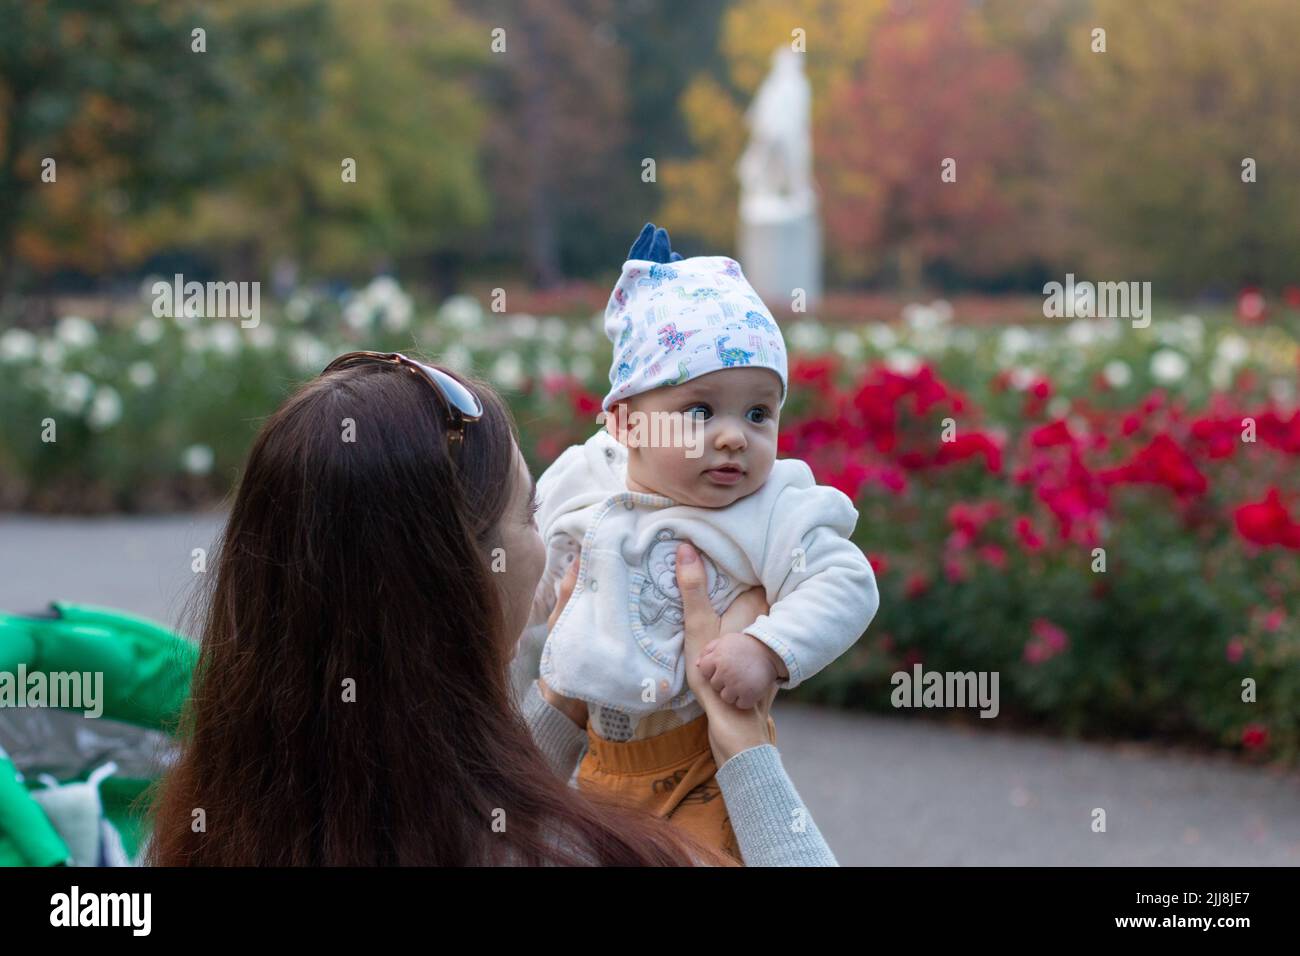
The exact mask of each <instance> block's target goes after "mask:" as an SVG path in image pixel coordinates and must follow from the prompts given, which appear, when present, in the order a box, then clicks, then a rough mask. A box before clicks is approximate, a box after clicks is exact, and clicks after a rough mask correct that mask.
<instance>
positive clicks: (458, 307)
mask: <svg viewBox="0 0 1300 956" xmlns="http://www.w3.org/2000/svg"><path fill="white" fill-rule="evenodd" d="M438 321H439V322H444V323H446V324H447V325H450V326H451V327H452V328H453V329H459V330H460V331H462V332H472V331H474V330H475V329H477V328H478V327H479V326H480V325H482V323H483V306H481V305H479V301H478V299H476V298H474V297H473V296H470V295H453V296H452V297H451V298H449V299H447V301H445V302H444V303H443V304H442V306H441V307H440V308H439V309H438Z"/></svg>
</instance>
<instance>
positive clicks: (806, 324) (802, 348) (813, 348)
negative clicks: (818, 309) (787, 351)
mask: <svg viewBox="0 0 1300 956" xmlns="http://www.w3.org/2000/svg"><path fill="white" fill-rule="evenodd" d="M787 340H788V341H789V342H790V345H791V346H792V348H793V350H794V351H796V352H820V351H822V350H824V349H825V348H826V331H825V330H824V329H823V328H822V327H821V326H820V325H818V324H817V323H816V322H810V321H808V320H806V319H805V320H803V321H800V322H796V323H795V324H794V325H793V326H791V328H790V334H789V335H788V336H787Z"/></svg>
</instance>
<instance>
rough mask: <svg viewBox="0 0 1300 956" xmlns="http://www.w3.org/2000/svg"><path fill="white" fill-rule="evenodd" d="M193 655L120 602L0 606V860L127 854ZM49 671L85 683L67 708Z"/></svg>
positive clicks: (141, 833) (137, 836) (119, 861)
mask: <svg viewBox="0 0 1300 956" xmlns="http://www.w3.org/2000/svg"><path fill="white" fill-rule="evenodd" d="M197 659H198V648H197V647H196V646H195V645H194V644H192V643H191V642H190V641H188V640H186V639H185V638H183V637H181V636H180V635H178V634H175V633H173V632H172V631H169V630H167V629H166V628H164V627H162V626H160V625H158V624H155V623H153V622H152V621H148V620H145V619H143V618H139V617H135V616H133V615H130V614H125V613H123V612H121V611H114V610H110V609H107V608H98V607H90V606H86V605H78V604H67V603H63V602H55V603H53V604H51V605H50V610H49V611H48V612H45V613H41V614H31V615H18V614H5V613H0V866H58V865H62V864H73V865H79V866H106V865H107V866H113V865H131V864H133V863H134V862H136V860H137V858H138V856H139V854H140V850H141V848H142V846H143V845H144V842H145V840H146V839H147V837H148V824H147V821H146V819H145V814H144V811H145V807H144V806H143V805H142V804H143V801H142V800H141V799H140V798H141V796H142V795H143V794H144V792H145V790H146V789H147V788H148V787H149V786H150V785H151V784H152V783H153V781H154V779H156V777H157V776H158V774H159V773H160V772H161V771H162V769H164V767H165V766H166V763H167V761H168V759H169V757H170V756H172V754H173V752H174V751H173V747H172V744H171V741H170V738H169V736H168V734H169V733H171V732H173V731H174V730H175V728H176V724H177V721H178V719H179V716H180V711H181V708H182V706H183V704H184V702H185V698H186V695H187V694H188V693H189V686H190V676H191V674H192V673H193V671H194V666H195V664H196V662H197ZM32 675H37V676H32ZM52 675H59V676H58V679H59V680H61V681H62V682H63V684H62V686H63V687H64V688H65V689H66V688H67V687H68V686H69V684H70V683H71V682H72V681H74V680H75V679H78V678H84V680H83V681H82V683H84V685H85V686H86V687H88V688H89V687H91V686H92V685H93V686H95V687H96V688H97V689H96V690H95V692H94V694H93V695H88V699H87V700H81V701H77V702H76V703H75V706H73V707H69V706H67V703H68V700H67V699H55V698H56V697H57V695H55V694H53V693H52V692H49V691H52V690H53V688H54V686H55V680H56V678H55V677H54V676H52ZM100 675H102V676H100ZM42 682H45V683H44V686H45V688H46V690H47V693H45V694H44V695H42V694H39V693H37V692H36V691H37V688H38V687H40V686H42ZM89 696H93V697H94V698H95V699H94V700H93V702H92V701H91V700H90V699H89ZM29 698H30V699H29ZM92 704H93V706H92ZM92 711H93V712H92Z"/></svg>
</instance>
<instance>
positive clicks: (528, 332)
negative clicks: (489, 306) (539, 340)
mask: <svg viewBox="0 0 1300 956" xmlns="http://www.w3.org/2000/svg"><path fill="white" fill-rule="evenodd" d="M507 324H508V326H509V328H510V334H511V335H513V336H514V337H515V338H517V339H531V338H533V337H534V336H535V335H537V319H535V318H534V317H533V316H531V315H527V314H521V315H512V316H510V318H509V320H508V321H507Z"/></svg>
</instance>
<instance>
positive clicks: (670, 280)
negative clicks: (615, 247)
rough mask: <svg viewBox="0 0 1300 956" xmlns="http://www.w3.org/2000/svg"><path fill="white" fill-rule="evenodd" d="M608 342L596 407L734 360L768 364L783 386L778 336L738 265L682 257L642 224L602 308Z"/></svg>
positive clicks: (782, 346) (724, 259)
mask: <svg viewBox="0 0 1300 956" xmlns="http://www.w3.org/2000/svg"><path fill="white" fill-rule="evenodd" d="M605 334H606V335H607V336H608V337H609V340H610V341H611V342H612V343H614V361H613V363H612V364H611V365H610V369H609V384H610V390H609V393H608V394H607V395H606V396H605V399H604V401H603V402H602V403H601V407H602V408H603V409H604V410H605V411H609V409H610V407H611V406H612V405H614V404H615V403H616V402H618V401H620V400H622V399H625V398H628V397H629V396H632V395H639V394H640V393H641V392H648V391H650V390H651V389H655V388H659V387H660V386H663V385H680V384H682V383H683V382H686V381H689V380H690V379H693V378H699V377H700V376H701V375H706V374H708V373H709V372H716V371H718V370H719V369H724V368H734V367H737V366H752V367H756V368H768V369H771V370H772V371H773V372H775V373H776V374H777V375H779V376H780V377H781V404H782V405H784V404H785V398H786V392H787V376H786V356H785V340H784V338H782V336H781V330H780V329H779V328H778V327H777V324H776V321H775V320H774V319H773V318H772V313H771V312H770V311H768V308H767V306H766V305H764V304H763V300H762V299H760V298H759V297H758V293H756V292H755V291H754V289H753V288H752V287H751V286H750V284H749V283H748V282H747V281H745V275H744V273H743V272H741V271H740V264H739V263H738V262H736V260H735V259H729V258H727V257H726V256H693V257H692V258H690V259H683V258H682V257H681V256H680V255H679V254H678V253H675V252H673V251H672V250H671V248H670V245H669V240H668V233H667V231H666V230H664V229H656V228H655V226H654V224H653V223H646V224H645V226H644V227H642V229H641V235H640V236H638V237H637V241H636V242H635V243H634V244H633V245H632V249H631V251H629V252H628V258H627V261H626V262H624V263H623V274H622V275H621V276H620V277H619V280H618V284H617V285H615V286H614V291H613V293H612V294H611V295H610V297H609V304H608V305H607V306H606V307H605Z"/></svg>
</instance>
